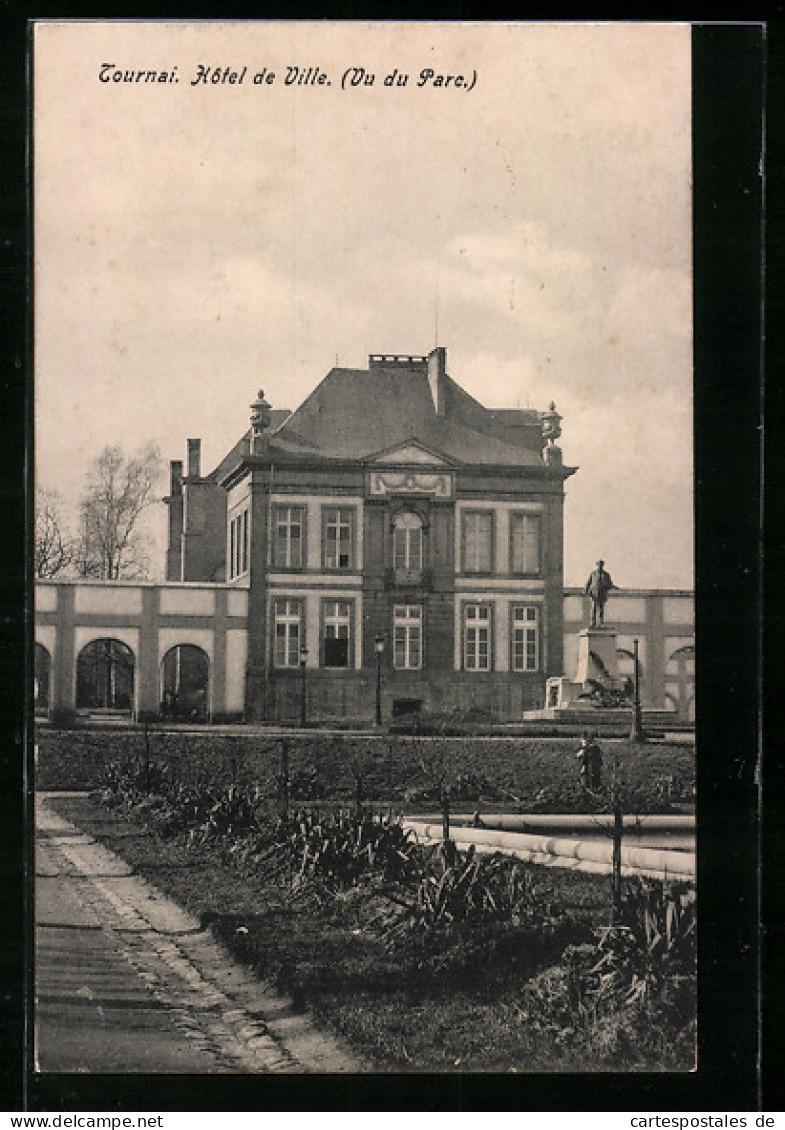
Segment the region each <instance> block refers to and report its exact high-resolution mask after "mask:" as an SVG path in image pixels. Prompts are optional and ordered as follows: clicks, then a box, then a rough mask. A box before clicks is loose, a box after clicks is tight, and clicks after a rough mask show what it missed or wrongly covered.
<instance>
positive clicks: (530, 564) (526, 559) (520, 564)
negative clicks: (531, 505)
mask: <svg viewBox="0 0 785 1130" xmlns="http://www.w3.org/2000/svg"><path fill="white" fill-rule="evenodd" d="M510 572H511V573H534V574H537V573H539V572H540V515H539V514H511V515H510Z"/></svg>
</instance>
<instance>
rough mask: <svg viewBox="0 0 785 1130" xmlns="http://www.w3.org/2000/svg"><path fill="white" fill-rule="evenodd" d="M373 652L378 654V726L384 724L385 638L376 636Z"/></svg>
mask: <svg viewBox="0 0 785 1130" xmlns="http://www.w3.org/2000/svg"><path fill="white" fill-rule="evenodd" d="M373 650H374V651H375V653H376V725H377V726H381V724H382V655H383V654H384V636H375V637H374V641H373Z"/></svg>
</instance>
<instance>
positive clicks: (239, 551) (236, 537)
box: [229, 507, 249, 580]
mask: <svg viewBox="0 0 785 1130" xmlns="http://www.w3.org/2000/svg"><path fill="white" fill-rule="evenodd" d="M248 525H249V520H248V508H247V507H246V508H245V509H244V510H241V511H240V513H239V514H236V515H235V516H234V518H232V519H230V521H229V578H230V579H231V580H233V579H234V578H235V577H240V576H242V574H243V573H247V572H248V542H249V539H248Z"/></svg>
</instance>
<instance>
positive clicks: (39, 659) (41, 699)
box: [33, 643, 52, 714]
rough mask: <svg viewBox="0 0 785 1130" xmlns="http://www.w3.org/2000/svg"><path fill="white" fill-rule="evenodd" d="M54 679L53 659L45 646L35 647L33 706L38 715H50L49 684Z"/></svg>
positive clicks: (38, 645) (38, 644) (37, 645)
mask: <svg viewBox="0 0 785 1130" xmlns="http://www.w3.org/2000/svg"><path fill="white" fill-rule="evenodd" d="M51 677H52V657H51V656H50V654H49V652H48V651H47V650H46V648H45V647H44V645H43V644H40V643H36V645H35V660H34V670H33V704H34V708H35V712H36V714H48V713H49V683H50V680H51Z"/></svg>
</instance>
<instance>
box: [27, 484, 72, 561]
mask: <svg viewBox="0 0 785 1130" xmlns="http://www.w3.org/2000/svg"><path fill="white" fill-rule="evenodd" d="M72 560H73V545H72V543H71V541H70V539H69V537H68V535H67V534H66V532H65V525H64V522H63V518H62V502H61V499H60V496H59V495H58V494H57V492H56V491H47V490H44V489H43V488H41V487H39V488H38V490H36V492H35V547H34V549H33V569H34V570H35V575H36V577H40V578H41V579H43V580H48V579H49V578H51V577H56V576H57V575H58V574H59V573H62V572H63V571H64V570H65V569H67V568H68V566H69V565H70V564H71V562H72Z"/></svg>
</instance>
